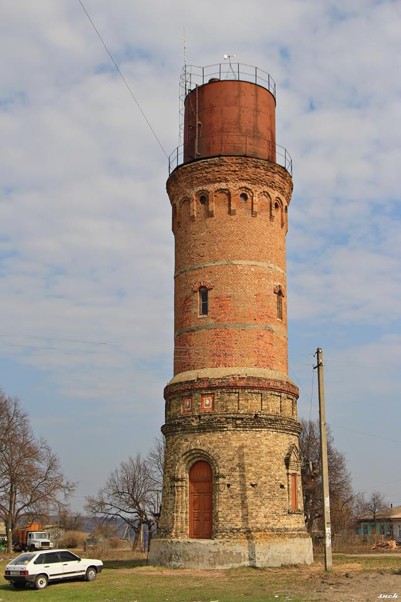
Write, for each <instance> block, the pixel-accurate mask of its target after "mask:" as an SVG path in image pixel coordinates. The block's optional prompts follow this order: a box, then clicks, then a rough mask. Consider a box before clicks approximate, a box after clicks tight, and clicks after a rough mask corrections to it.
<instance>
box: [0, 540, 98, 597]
mask: <svg viewBox="0 0 401 602" xmlns="http://www.w3.org/2000/svg"><path fill="white" fill-rule="evenodd" d="M102 569H103V562H102V561H101V560H94V559H90V558H80V557H79V556H77V555H76V554H73V553H72V552H70V551H69V550H48V551H45V552H44V551H38V552H25V553H24V554H20V555H19V556H17V558H14V560H12V561H11V562H10V563H9V564H8V565H7V566H6V569H5V573H4V578H5V579H7V581H10V582H11V583H12V585H14V587H25V585H27V584H28V583H29V584H31V585H33V586H34V587H35V589H44V588H45V587H46V586H47V584H48V583H49V581H61V580H64V579H85V580H86V581H93V580H94V579H96V575H97V574H98V573H100V572H101V571H102Z"/></svg>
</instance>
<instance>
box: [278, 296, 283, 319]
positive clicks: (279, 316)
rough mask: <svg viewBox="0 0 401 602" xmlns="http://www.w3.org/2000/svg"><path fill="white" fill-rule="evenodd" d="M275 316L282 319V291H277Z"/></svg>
mask: <svg viewBox="0 0 401 602" xmlns="http://www.w3.org/2000/svg"><path fill="white" fill-rule="evenodd" d="M277 318H278V319H279V320H282V319H283V293H282V291H279V292H278V293H277Z"/></svg>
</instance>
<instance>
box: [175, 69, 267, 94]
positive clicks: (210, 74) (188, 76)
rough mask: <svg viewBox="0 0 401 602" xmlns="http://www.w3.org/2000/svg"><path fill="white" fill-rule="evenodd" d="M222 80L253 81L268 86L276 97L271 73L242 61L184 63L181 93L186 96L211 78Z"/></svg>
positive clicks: (264, 86)
mask: <svg viewBox="0 0 401 602" xmlns="http://www.w3.org/2000/svg"><path fill="white" fill-rule="evenodd" d="M214 78H216V79H220V80H233V79H236V80H239V81H244V82H251V83H252V84H258V85H259V86H262V87H263V88H266V89H267V90H269V92H271V93H272V94H273V96H274V98H275V97H276V82H275V81H274V79H273V78H272V77H271V76H270V74H269V73H267V72H266V71H263V70H262V69H259V68H258V67H253V66H252V65H244V64H242V63H232V62H231V61H228V62H226V63H217V64H216V65H208V66H207V67H197V66H196V65H184V67H183V68H182V72H181V81H180V87H181V94H183V95H184V97H185V96H186V95H187V94H188V92H190V91H191V90H193V88H195V86H203V84H207V83H208V82H209V80H211V79H214Z"/></svg>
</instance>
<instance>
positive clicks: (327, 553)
mask: <svg viewBox="0 0 401 602" xmlns="http://www.w3.org/2000/svg"><path fill="white" fill-rule="evenodd" d="M316 357H317V365H316V368H317V379H318V387H319V422H320V465H321V470H322V494H323V518H324V568H325V570H326V571H328V570H330V569H331V568H332V565H333V560H332V549H331V520H330V492H329V463H328V457H327V424H326V406H325V399H324V378H323V350H322V349H321V348H320V347H319V348H318V349H317V350H316Z"/></svg>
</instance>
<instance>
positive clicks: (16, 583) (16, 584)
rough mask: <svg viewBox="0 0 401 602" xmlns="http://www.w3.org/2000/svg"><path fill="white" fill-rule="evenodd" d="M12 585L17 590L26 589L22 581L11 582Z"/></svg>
mask: <svg viewBox="0 0 401 602" xmlns="http://www.w3.org/2000/svg"><path fill="white" fill-rule="evenodd" d="M11 583H12V584H13V586H14V587H16V588H17V589H22V588H23V587H25V583H23V582H22V581H11Z"/></svg>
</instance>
